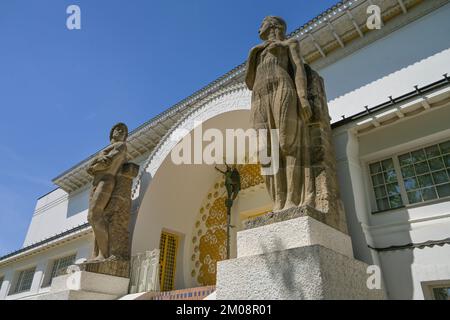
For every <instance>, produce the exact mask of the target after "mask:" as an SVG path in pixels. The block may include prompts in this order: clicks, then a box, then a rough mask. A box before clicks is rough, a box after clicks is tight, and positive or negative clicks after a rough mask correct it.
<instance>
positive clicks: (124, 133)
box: [109, 122, 128, 142]
mask: <svg viewBox="0 0 450 320" xmlns="http://www.w3.org/2000/svg"><path fill="white" fill-rule="evenodd" d="M127 137H128V127H127V125H126V124H124V123H122V122H120V123H118V124H116V125H114V127H112V128H111V131H110V132H109V140H110V141H112V140H115V141H122V142H124V141H125V140H127Z"/></svg>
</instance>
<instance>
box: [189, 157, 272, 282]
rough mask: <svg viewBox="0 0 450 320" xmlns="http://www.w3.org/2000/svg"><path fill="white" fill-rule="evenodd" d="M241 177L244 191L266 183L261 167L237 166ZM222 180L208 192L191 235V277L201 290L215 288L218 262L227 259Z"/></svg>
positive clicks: (250, 165) (225, 213) (225, 218)
mask: <svg viewBox="0 0 450 320" xmlns="http://www.w3.org/2000/svg"><path fill="white" fill-rule="evenodd" d="M237 168H238V170H239V173H240V175H241V184H242V189H247V188H250V187H253V186H256V185H259V184H261V183H264V179H263V177H262V176H261V175H260V167H259V165H258V164H245V165H238V166H237ZM225 199H226V190H225V186H224V183H223V177H220V178H218V180H217V181H216V182H215V183H214V185H213V187H212V188H211V189H210V190H209V191H208V193H207V194H206V196H205V199H204V201H203V203H202V205H201V207H200V209H199V212H198V215H197V220H196V222H195V223H194V232H193V233H192V238H191V241H192V244H193V247H192V248H193V252H192V259H191V276H192V278H195V279H196V281H197V284H198V285H200V286H208V285H215V284H216V267H217V262H218V261H221V260H225V259H226V256H227V252H226V251H227V249H226V246H227V243H226V241H227V231H226V224H227V208H226V206H225Z"/></svg>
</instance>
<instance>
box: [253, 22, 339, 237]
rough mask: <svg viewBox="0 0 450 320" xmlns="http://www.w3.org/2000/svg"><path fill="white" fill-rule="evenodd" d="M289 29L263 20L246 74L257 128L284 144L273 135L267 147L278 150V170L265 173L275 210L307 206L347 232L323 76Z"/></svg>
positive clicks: (294, 209)
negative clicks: (305, 60) (306, 58)
mask: <svg viewBox="0 0 450 320" xmlns="http://www.w3.org/2000/svg"><path fill="white" fill-rule="evenodd" d="M285 33H286V23H285V22H284V20H283V19H281V18H279V17H274V16H269V17H266V18H265V19H264V21H263V23H262V25H261V27H260V29H259V36H260V38H261V39H262V40H263V41H264V42H263V43H261V44H259V45H257V46H256V47H254V48H252V49H251V51H250V54H249V58H248V62H247V74H246V78H245V81H246V84H247V86H248V88H249V89H250V90H252V106H251V124H252V126H253V128H254V129H256V130H257V131H258V132H261V131H259V130H260V129H266V130H267V132H268V133H269V135H270V132H271V129H278V135H279V137H278V138H279V146H278V145H271V139H270V137H269V138H268V139H267V141H268V146H267V147H268V154H269V155H270V154H276V153H275V152H273V148H279V150H278V154H279V155H280V157H279V159H278V161H279V170H278V171H277V172H275V173H274V174H273V175H266V176H264V178H265V181H266V186H267V190H268V192H269V194H270V196H271V198H272V201H273V203H274V207H273V210H274V211H275V212H276V211H280V210H288V209H291V210H290V211H291V212H292V211H298V210H299V209H298V208H302V210H303V212H304V214H306V215H315V216H316V218H317V219H318V220H321V221H322V222H325V223H326V224H329V225H331V226H333V227H334V228H336V229H338V230H340V231H343V232H347V227H346V221H345V217H344V212H343V210H342V206H341V204H340V200H339V192H338V186H337V181H336V164H335V159H334V151H333V146H332V142H331V139H332V137H331V127H330V117H329V114H328V106H327V99H326V95H325V90H324V84H323V79H322V78H321V77H320V76H319V75H318V74H317V72H315V71H314V70H312V69H311V68H310V67H309V66H308V65H307V64H304V63H303V61H302V56H301V53H300V42H299V41H298V39H296V38H292V39H286V36H285ZM262 132H264V131H262ZM272 161H273V160H272Z"/></svg>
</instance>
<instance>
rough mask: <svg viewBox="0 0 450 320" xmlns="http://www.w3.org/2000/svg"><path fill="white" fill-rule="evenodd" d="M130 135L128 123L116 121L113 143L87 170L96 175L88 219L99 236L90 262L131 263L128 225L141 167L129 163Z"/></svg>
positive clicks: (96, 236) (112, 132) (111, 138)
mask: <svg viewBox="0 0 450 320" xmlns="http://www.w3.org/2000/svg"><path fill="white" fill-rule="evenodd" d="M127 136H128V128H127V126H126V125H125V124H123V123H118V124H116V125H115V126H114V127H113V128H112V129H111V132H110V136H109V138H110V141H111V143H110V145H109V146H108V147H106V148H105V149H104V150H103V151H101V152H100V153H99V154H98V155H97V156H96V157H95V158H94V159H93V160H92V162H91V163H90V165H89V167H88V169H87V172H88V173H89V174H90V175H92V176H93V178H94V181H93V184H92V190H91V194H90V199H89V212H88V221H89V223H90V224H91V226H92V229H93V232H94V237H95V245H94V252H93V255H92V259H91V260H88V261H87V263H96V262H97V263H100V262H105V261H107V260H108V261H114V260H119V261H124V262H127V263H128V261H129V259H130V257H129V243H128V239H129V230H128V224H129V219H130V210H131V187H132V181H133V178H134V177H136V175H137V173H138V170H139V166H137V165H136V164H133V163H127V160H128V154H127V143H126V139H127ZM127 263H126V264H127ZM106 269H108V268H106ZM109 269H111V266H110V267H109ZM122 269H123V268H122ZM126 269H127V268H126ZM100 273H102V272H100ZM105 273H108V272H105ZM122 273H123V272H122ZM125 273H126V272H125Z"/></svg>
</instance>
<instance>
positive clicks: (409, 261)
mask: <svg viewBox="0 0 450 320" xmlns="http://www.w3.org/2000/svg"><path fill="white" fill-rule="evenodd" d="M405 211H406V210H405ZM382 214H392V213H390V212H386V213H382ZM402 217H403V218H402V219H401V222H400V223H405V224H407V223H408V220H409V215H407V214H406V215H402ZM395 239H398V240H397V241H398V242H397V241H396V240H395ZM395 239H394V240H393V241H392V245H396V246H398V245H400V246H401V245H406V244H409V243H412V240H411V236H410V230H409V229H408V230H405V231H403V233H402V234H401V235H400V236H399V235H396V237H395ZM400 239H401V240H400ZM394 241H395V243H394ZM400 241H401V242H400ZM375 245H376V243H375ZM372 251H374V250H372ZM378 256H379V261H380V264H381V271H382V273H383V278H384V281H385V287H386V291H387V295H388V298H389V299H391V300H412V299H414V298H415V297H414V279H413V264H414V250H411V249H404V250H395V251H382V252H378Z"/></svg>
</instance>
